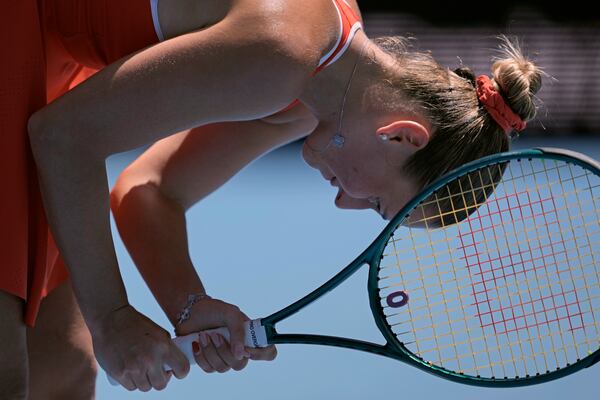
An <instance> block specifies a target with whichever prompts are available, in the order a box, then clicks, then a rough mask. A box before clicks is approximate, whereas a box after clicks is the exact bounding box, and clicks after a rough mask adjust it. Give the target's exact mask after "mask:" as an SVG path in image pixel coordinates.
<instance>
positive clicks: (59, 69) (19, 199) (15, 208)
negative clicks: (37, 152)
mask: <svg viewBox="0 0 600 400" xmlns="http://www.w3.org/2000/svg"><path fill="white" fill-rule="evenodd" d="M0 10H1V13H2V24H1V25H0V55H1V57H2V59H1V61H0V152H1V153H0V182H1V189H0V190H1V195H0V221H1V223H0V251H1V254H2V259H1V261H0V290H4V291H6V292H8V293H11V294H13V295H15V296H18V297H20V298H22V299H24V300H25V301H26V307H25V315H24V321H25V323H26V324H27V325H29V326H33V325H34V324H35V319H36V316H37V313H38V310H39V306H40V302H41V300H42V298H44V297H45V296H46V295H47V294H48V293H49V292H50V291H51V290H52V289H54V288H55V287H57V286H58V285H59V284H60V283H62V282H64V281H65V280H66V279H67V276H68V274H67V271H66V269H65V266H64V264H63V262H62V260H61V258H60V257H59V253H58V250H57V248H56V245H55V243H54V240H53V239H52V235H51V234H50V231H49V229H48V225H47V222H46V216H45V214H44V210H43V206H42V201H41V196H40V191H39V188H38V181H37V176H36V168H35V164H34V162H33V159H32V155H31V151H30V147H29V141H28V136H27V120H28V118H29V116H31V114H33V113H34V112H35V111H37V110H38V109H40V108H42V107H43V106H44V105H45V104H46V103H48V102H50V101H52V100H53V99H55V98H56V97H58V96H60V95H62V94H63V93H65V92H66V91H68V90H69V89H71V88H72V87H74V86H75V85H77V84H79V83H80V82H82V81H83V80H85V79H86V78H88V77H89V76H91V75H93V74H94V73H95V72H96V71H97V70H98V69H101V68H103V67H104V66H106V65H107V64H109V63H111V62H113V61H115V60H117V59H119V58H121V57H123V56H125V55H127V54H130V53H132V52H134V51H136V50H140V49H142V48H144V47H146V46H148V45H151V44H153V43H156V42H157V41H158V37H157V35H156V33H155V30H154V25H153V20H152V15H151V8H150V2H149V0H18V1H14V0H0Z"/></svg>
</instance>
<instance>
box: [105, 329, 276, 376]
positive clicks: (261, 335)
mask: <svg viewBox="0 0 600 400" xmlns="http://www.w3.org/2000/svg"><path fill="white" fill-rule="evenodd" d="M244 327H245V329H246V338H245V345H246V347H255V348H256V347H267V346H268V345H269V343H268V342H267V333H266V330H265V328H264V327H263V326H262V324H261V322H260V319H255V320H252V321H246V323H245V324H244ZM202 332H204V333H209V334H210V333H218V334H219V335H221V336H223V338H225V340H227V341H228V342H229V330H228V329H227V328H225V327H223V328H216V329H209V330H206V331H202ZM198 334H199V332H195V333H190V334H189V335H185V336H177V337H175V338H173V339H172V340H173V343H174V344H175V346H177V348H178V349H179V350H181V352H182V353H183V354H185V356H186V358H187V359H188V361H189V362H190V364H193V363H195V362H196V359H195V358H194V350H193V347H192V346H193V343H194V342H196V343H200V337H199V335H198ZM163 368H164V370H165V371H171V370H172V368H171V367H170V366H169V365H167V364H165V365H163ZM106 377H107V378H108V382H109V383H110V384H111V385H113V386H118V385H119V382H117V381H116V380H115V379H113V378H112V377H111V376H110V375H108V374H106Z"/></svg>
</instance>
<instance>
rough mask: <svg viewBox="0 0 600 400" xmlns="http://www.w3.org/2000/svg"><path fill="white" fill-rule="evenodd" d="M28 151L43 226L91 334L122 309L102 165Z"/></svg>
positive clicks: (61, 151)
mask: <svg viewBox="0 0 600 400" xmlns="http://www.w3.org/2000/svg"><path fill="white" fill-rule="evenodd" d="M32 148H33V152H34V156H35V158H36V162H37V163H38V172H39V179H40V187H41V192H42V196H43V200H44V205H45V209H46V214H47V217H48V222H49V224H50V226H51V228H52V233H53V236H54V239H55V241H56V242H57V244H58V247H59V248H60V250H61V253H62V256H63V258H64V260H65V263H66V265H67V268H68V269H69V272H70V276H71V280H72V282H73V288H74V291H75V294H76V296H77V300H78V302H79V306H80V308H81V311H82V314H83V316H84V318H85V320H86V322H87V323H88V325H89V326H90V327H92V328H93V327H94V325H95V324H96V323H97V322H98V321H99V320H100V319H102V318H103V317H104V316H106V315H107V314H109V313H110V312H111V311H113V310H116V309H118V308H121V307H123V306H125V305H127V304H128V300H127V295H126V292H125V287H124V285H123V281H122V279H121V275H120V273H119V268H118V265H117V260H116V255H115V251H114V246H113V242H112V237H111V233H110V223H109V221H110V220H109V202H108V184H107V177H106V171H105V165H104V159H101V158H99V157H96V158H94V157H91V156H89V157H88V156H87V155H86V154H82V153H76V152H73V153H71V154H67V153H66V151H67V149H65V148H60V147H59V146H56V147H53V146H50V147H49V148H46V146H44V145H42V144H41V143H38V146H32ZM49 149H50V150H52V151H51V152H49V151H48V150H49ZM50 153H51V154H50ZM74 183H76V184H74ZM59 222H60V223H59Z"/></svg>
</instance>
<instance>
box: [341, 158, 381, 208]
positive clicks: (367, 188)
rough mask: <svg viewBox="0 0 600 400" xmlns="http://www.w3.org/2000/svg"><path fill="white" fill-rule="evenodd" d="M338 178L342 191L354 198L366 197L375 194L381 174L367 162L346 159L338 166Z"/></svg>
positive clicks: (379, 184)
mask: <svg viewBox="0 0 600 400" xmlns="http://www.w3.org/2000/svg"><path fill="white" fill-rule="evenodd" d="M338 170H339V174H338V180H339V181H340V183H341V185H342V187H343V188H344V191H345V192H346V193H348V195H350V196H352V197H355V198H366V197H370V196H373V195H375V194H377V192H378V188H379V187H380V186H381V183H380V180H381V178H382V176H381V174H378V173H377V168H376V167H375V166H373V165H370V163H368V162H363V163H358V162H356V160H354V159H352V158H351V159H348V160H345V162H343V164H342V165H341V166H340V168H338Z"/></svg>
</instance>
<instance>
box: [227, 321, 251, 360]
mask: <svg viewBox="0 0 600 400" xmlns="http://www.w3.org/2000/svg"><path fill="white" fill-rule="evenodd" d="M245 322H246V319H244V318H243V315H241V314H238V313H236V314H234V315H231V314H230V315H228V316H227V318H226V320H225V323H226V325H227V329H229V335H230V336H229V346H230V347H231V353H232V354H233V356H234V357H235V358H236V360H241V359H243V358H244V357H246V358H250V354H249V353H248V352H247V351H246V348H245V343H246V326H245Z"/></svg>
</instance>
